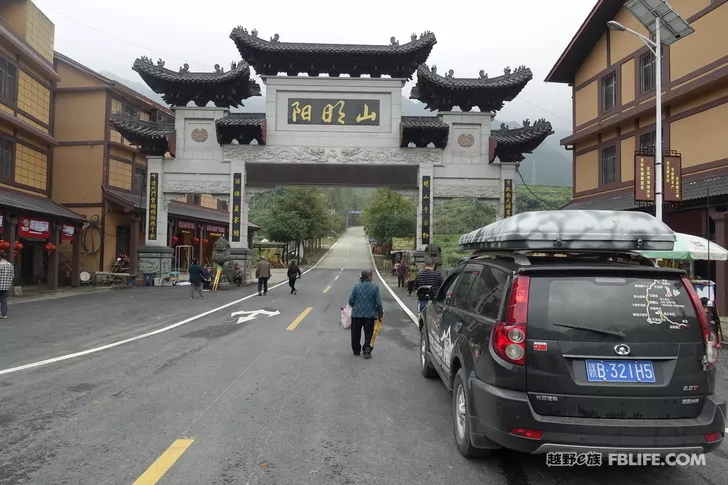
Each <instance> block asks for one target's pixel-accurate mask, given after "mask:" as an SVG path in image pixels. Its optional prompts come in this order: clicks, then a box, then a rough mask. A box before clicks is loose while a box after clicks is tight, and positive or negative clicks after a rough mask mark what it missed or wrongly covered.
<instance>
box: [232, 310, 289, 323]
mask: <svg viewBox="0 0 728 485" xmlns="http://www.w3.org/2000/svg"><path fill="white" fill-rule="evenodd" d="M261 314H262V315H267V316H268V318H270V317H274V316H276V315H280V314H281V312H280V311H278V310H276V311H274V312H269V311H268V310H252V311H239V312H232V313H231V314H230V316H231V317H236V316H238V315H245V316H244V317H239V318H238V323H245V322H249V321H251V320H254V319H255V317H257V316H258V315H261Z"/></svg>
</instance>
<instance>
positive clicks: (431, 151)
mask: <svg viewBox="0 0 728 485" xmlns="http://www.w3.org/2000/svg"><path fill="white" fill-rule="evenodd" d="M442 152H443V150H440V149H435V148H321V147H305V146H303V147H270V146H262V147H261V146H258V147H256V146H246V145H225V146H224V147H223V153H224V158H225V160H241V161H244V162H281V163H292V162H306V163H312V162H316V163H333V164H347V163H355V164H382V165H386V164H391V163H399V164H403V163H406V164H420V163H424V164H429V163H432V164H435V163H437V164H439V163H440V162H441V159H442Z"/></svg>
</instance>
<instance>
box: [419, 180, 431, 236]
mask: <svg viewBox="0 0 728 485" xmlns="http://www.w3.org/2000/svg"><path fill="white" fill-rule="evenodd" d="M430 182H431V177H430V176H429V175H423V176H422V188H421V190H422V230H421V232H420V239H422V244H425V245H427V244H430V232H431V231H430V213H431V212H432V206H431V204H430V202H431V200H430V194H431V190H430V189H431V187H430Z"/></svg>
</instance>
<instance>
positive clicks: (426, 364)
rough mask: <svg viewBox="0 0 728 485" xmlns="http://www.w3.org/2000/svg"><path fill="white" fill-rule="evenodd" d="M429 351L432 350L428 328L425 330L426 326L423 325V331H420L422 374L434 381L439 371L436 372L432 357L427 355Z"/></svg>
mask: <svg viewBox="0 0 728 485" xmlns="http://www.w3.org/2000/svg"><path fill="white" fill-rule="evenodd" d="M428 350H430V346H429V345H428V342H427V328H425V325H422V329H421V330H420V372H422V375H423V376H425V377H426V378H427V379H432V378H434V377H437V370H435V367H434V366H433V365H432V362H430V356H429V355H428V354H427V351H428Z"/></svg>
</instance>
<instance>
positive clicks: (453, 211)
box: [432, 199, 495, 235]
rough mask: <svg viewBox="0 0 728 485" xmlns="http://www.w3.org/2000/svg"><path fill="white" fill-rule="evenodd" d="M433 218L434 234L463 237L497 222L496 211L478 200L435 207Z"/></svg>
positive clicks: (459, 201) (454, 202)
mask: <svg viewBox="0 0 728 485" xmlns="http://www.w3.org/2000/svg"><path fill="white" fill-rule="evenodd" d="M433 216H434V217H433V223H432V228H433V231H432V232H433V234H435V235H438V234H457V235H462V234H465V233H467V232H470V231H474V230H475V229H479V228H481V227H483V226H487V225H488V224H490V223H491V222H493V221H495V209H494V208H493V206H492V205H490V204H487V203H484V202H481V201H479V200H478V199H453V200H449V201H447V202H445V203H443V204H439V205H438V206H437V207H435V210H434V211H433Z"/></svg>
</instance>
